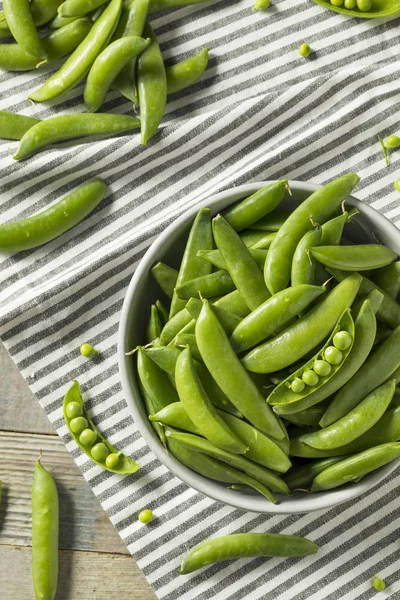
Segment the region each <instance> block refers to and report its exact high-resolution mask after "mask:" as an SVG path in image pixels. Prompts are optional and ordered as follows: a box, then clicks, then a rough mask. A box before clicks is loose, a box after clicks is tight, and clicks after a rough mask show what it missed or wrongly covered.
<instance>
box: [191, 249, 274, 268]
mask: <svg viewBox="0 0 400 600" xmlns="http://www.w3.org/2000/svg"><path fill="white" fill-rule="evenodd" d="M249 252H250V254H251V256H252V257H253V258H254V260H255V261H256V263H257V265H258V268H259V269H261V271H262V270H263V267H264V263H265V259H266V256H267V250H265V249H263V248H262V249H258V248H256V249H253V248H249ZM197 256H199V257H200V258H203V259H204V260H208V262H210V263H211V264H212V265H214V267H217V269H223V270H225V271H227V269H228V267H227V264H226V262H225V260H224V259H223V258H222V255H221V252H220V251H219V250H199V251H198V253H197Z"/></svg>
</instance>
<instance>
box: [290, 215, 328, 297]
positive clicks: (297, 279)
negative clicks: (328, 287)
mask: <svg viewBox="0 0 400 600" xmlns="http://www.w3.org/2000/svg"><path fill="white" fill-rule="evenodd" d="M321 236H322V231H321V227H319V225H317V227H315V228H314V229H312V230H311V231H307V233H305V234H304V235H303V237H302V238H301V240H300V241H299V243H298V244H297V246H296V250H295V251H294V254H293V261H292V275H291V284H292V286H296V285H300V284H302V283H308V284H310V285H314V284H315V281H316V279H315V265H316V261H315V260H314V259H313V258H312V257H311V254H310V248H313V247H314V246H318V245H319V244H320V242H321Z"/></svg>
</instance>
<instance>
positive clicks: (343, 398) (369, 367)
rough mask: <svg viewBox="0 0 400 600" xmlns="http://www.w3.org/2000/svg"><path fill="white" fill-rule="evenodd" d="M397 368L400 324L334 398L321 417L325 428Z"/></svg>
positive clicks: (399, 352)
mask: <svg viewBox="0 0 400 600" xmlns="http://www.w3.org/2000/svg"><path fill="white" fill-rule="evenodd" d="M399 367H400V327H397V328H396V329H395V330H394V331H393V333H392V335H391V336H390V337H388V338H387V339H386V340H385V341H384V342H382V344H381V345H380V346H379V347H378V348H377V350H375V352H373V353H372V354H371V355H370V356H369V358H368V359H367V360H366V361H365V362H364V363H363V365H362V366H361V368H360V369H359V370H358V371H357V372H356V373H355V375H353V377H352V378H351V379H350V380H349V381H348V382H347V383H346V385H345V386H343V387H342V388H341V389H340V390H339V391H338V392H337V394H336V395H335V396H334V397H333V400H332V402H331V403H330V405H329V407H328V409H327V411H326V413H325V415H324V417H323V421H322V422H323V424H324V427H327V426H328V425H331V424H332V423H335V422H336V421H338V420H339V419H341V418H342V417H344V416H345V415H347V414H348V413H349V412H350V411H351V410H353V408H355V407H356V406H357V404H359V402H360V401H361V400H363V398H365V397H366V396H368V394H369V393H370V392H372V391H373V390H374V389H376V388H377V387H378V386H380V385H381V384H382V383H384V382H385V381H386V380H387V379H389V378H391V376H392V375H393V374H394V372H395V371H396V370H397V369H398V368H399Z"/></svg>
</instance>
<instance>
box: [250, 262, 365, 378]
mask: <svg viewBox="0 0 400 600" xmlns="http://www.w3.org/2000/svg"><path fill="white" fill-rule="evenodd" d="M360 283H361V276H360V275H358V274H354V275H351V276H349V277H347V278H346V279H345V280H344V281H342V282H341V283H340V284H339V285H337V286H336V287H335V288H334V289H333V290H332V291H331V292H329V294H327V295H326V296H324V298H323V299H322V300H321V301H320V302H319V303H318V304H317V305H316V306H315V307H314V308H312V309H311V310H310V311H309V312H307V314H306V315H305V316H304V317H303V318H302V319H299V320H298V321H297V322H296V323H294V324H293V325H290V326H289V327H287V328H286V329H284V330H283V331H282V332H281V333H279V334H278V335H277V336H275V337H274V338H272V339H271V340H267V341H266V342H264V343H263V344H261V345H260V346H257V347H256V348H254V349H253V350H251V351H250V352H249V353H248V354H246V355H245V357H244V358H242V364H243V365H244V367H245V368H246V369H248V370H249V371H254V372H255V373H273V372H274V371H280V370H281V369H284V368H285V367H287V366H289V365H291V364H293V363H295V362H296V361H298V360H300V359H301V358H302V357H303V356H305V355H306V354H307V353H308V352H310V351H311V350H312V349H313V348H315V346H316V345H317V344H320V343H321V342H322V341H323V340H324V339H325V338H326V337H327V336H328V335H329V334H330V333H331V331H332V329H333V327H334V326H335V324H336V322H337V320H338V319H339V317H340V315H341V314H342V313H343V311H344V310H346V308H349V307H350V306H351V305H352V303H353V302H354V299H355V297H356V295H357V292H358V289H359V287H360Z"/></svg>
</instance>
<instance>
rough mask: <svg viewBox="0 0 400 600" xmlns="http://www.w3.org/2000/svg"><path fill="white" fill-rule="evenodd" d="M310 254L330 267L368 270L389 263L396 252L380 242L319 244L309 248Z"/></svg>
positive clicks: (395, 256) (395, 255) (393, 258)
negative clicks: (348, 244) (338, 244)
mask: <svg viewBox="0 0 400 600" xmlns="http://www.w3.org/2000/svg"><path fill="white" fill-rule="evenodd" d="M310 253H311V256H313V258H315V259H316V260H318V261H319V262H321V263H322V264H323V265H325V266H326V267H330V268H331V269H343V270H345V271H368V270H369V269H379V268H380V267H385V266H386V265H389V264H390V263H392V262H393V261H394V260H396V258H397V253H396V252H395V251H394V250H392V249H391V248H388V247H387V246H382V245H381V244H359V245H354V246H319V247H318V248H311V249H310Z"/></svg>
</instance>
